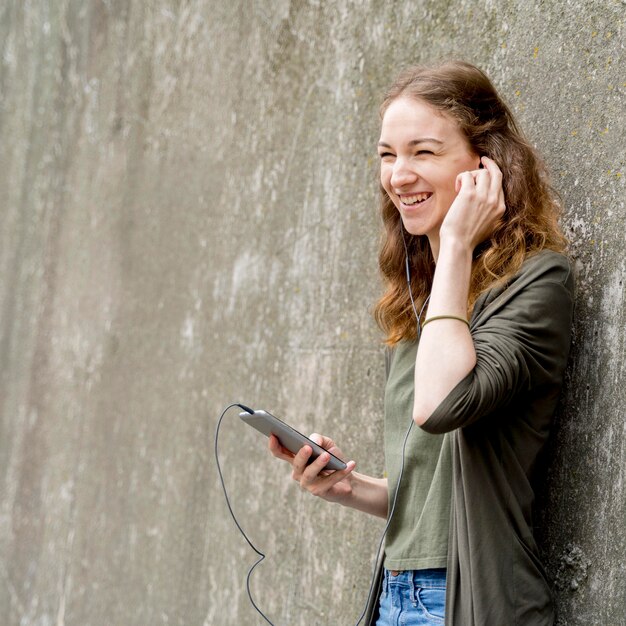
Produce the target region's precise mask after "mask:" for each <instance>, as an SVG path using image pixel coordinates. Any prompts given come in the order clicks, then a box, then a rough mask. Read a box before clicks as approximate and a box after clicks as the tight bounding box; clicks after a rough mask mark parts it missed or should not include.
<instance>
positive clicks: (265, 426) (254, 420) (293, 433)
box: [239, 411, 347, 470]
mask: <svg viewBox="0 0 626 626" xmlns="http://www.w3.org/2000/svg"><path fill="white" fill-rule="evenodd" d="M239 417H240V418H241V419H242V420H243V421H244V422H245V423H246V424H250V426H252V427H253V428H256V429H257V430H258V431H259V432H260V433H263V434H264V435H265V436H266V437H269V436H270V435H275V436H276V437H278V440H279V441H280V443H281V445H282V446H283V448H287V450H289V452H293V454H297V453H298V450H300V448H301V447H302V446H311V448H312V450H313V454H311V456H310V457H309V460H308V463H307V464H309V463H312V462H313V461H314V460H315V459H316V458H317V457H318V456H319V455H320V454H322V453H323V452H328V450H324V448H322V447H321V446H318V445H317V444H316V443H315V442H314V441H311V440H310V439H309V438H308V437H305V436H304V435H303V434H302V433H299V432H298V431H297V430H296V429H295V428H292V427H291V426H289V424H285V422H281V421H280V420H279V419H278V418H277V417H274V416H273V415H272V414H271V413H268V412H267V411H254V413H252V414H250V413H246V412H245V411H243V412H241V413H239ZM328 454H330V460H329V461H328V463H327V464H326V467H325V468H324V469H326V470H343V469H346V467H347V466H346V464H345V463H344V462H343V461H342V460H341V459H339V458H337V457H336V456H335V455H334V454H332V453H331V452H328Z"/></svg>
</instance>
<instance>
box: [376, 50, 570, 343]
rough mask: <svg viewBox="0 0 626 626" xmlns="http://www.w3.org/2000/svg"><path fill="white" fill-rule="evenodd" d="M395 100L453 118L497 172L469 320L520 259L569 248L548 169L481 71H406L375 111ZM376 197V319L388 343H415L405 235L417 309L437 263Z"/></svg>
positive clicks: (462, 67)
mask: <svg viewBox="0 0 626 626" xmlns="http://www.w3.org/2000/svg"><path fill="white" fill-rule="evenodd" d="M400 96H403V97H407V96H408V97H410V98H415V99H416V100H420V101H422V102H426V103H427V104H430V105H431V106H433V107H434V108H435V109H437V110H438V111H440V112H441V113H443V114H445V115H447V116H448V117H450V118H451V119H453V120H454V121H455V122H456V123H457V124H458V127H459V129H460V130H461V132H462V133H463V135H465V137H466V138H467V142H468V145H469V147H470V149H471V150H472V151H473V152H475V153H476V154H477V155H481V156H488V157H489V158H491V159H493V160H494V161H495V162H496V163H497V164H498V166H499V167H500V169H501V170H502V181H503V182H502V186H503V190H504V199H505V203H506V211H505V214H504V217H503V218H502V220H501V223H500V224H499V226H498V227H497V228H496V230H495V231H494V232H493V234H492V236H491V238H490V239H489V240H487V241H485V242H483V243H482V244H480V246H478V247H477V248H476V250H475V251H474V261H473V265H472V276H471V283H470V292H469V299H468V315H469V314H470V313H471V310H472V308H473V306H474V303H475V302H476V299H477V298H478V296H479V295H480V294H481V293H483V292H484V291H486V290H487V289H490V288H492V287H494V286H495V285H497V284H499V283H504V282H506V281H507V279H509V278H510V277H511V276H512V275H513V274H515V273H516V272H517V270H519V268H520V266H521V265H522V263H523V261H524V260H525V259H526V258H527V257H528V256H529V255H530V254H534V253H537V252H539V251H540V250H544V249H550V250H555V251H557V252H563V251H564V250H565V248H566V245H567V240H566V239H565V237H564V235H563V233H562V232H561V229H560V227H559V225H558V217H559V215H560V205H559V203H558V196H557V194H556V192H555V191H554V189H553V188H552V186H551V184H550V181H549V177H548V173H547V169H546V166H545V164H544V162H543V160H542V159H541V157H540V156H539V155H538V153H537V152H536V150H535V149H534V148H533V147H532V146H531V145H530V143H529V142H528V140H527V139H526V138H525V137H524V135H523V134H522V132H521V130H520V129H519V127H518V125H517V123H516V121H515V119H514V118H513V115H512V113H511V111H510V109H509V108H508V106H507V105H506V104H505V103H504V101H503V100H502V98H501V97H500V96H499V94H498V92H497V91H496V89H495V87H494V86H493V85H492V83H491V81H490V80H489V78H487V76H486V75H485V73H484V72H483V71H481V70H480V69H478V68H477V67H475V66H474V65H471V64H470V63H466V62H464V61H446V62H443V63H440V64H437V65H431V66H414V67H410V68H408V69H407V70H405V71H403V72H402V73H401V74H400V75H399V76H398V78H397V80H396V81H395V82H394V83H393V85H392V86H391V88H390V89H389V91H388V92H387V94H386V96H385V99H384V100H383V103H382V105H381V108H380V116H381V119H382V118H383V116H384V114H385V111H386V110H387V107H388V106H389V105H390V104H391V103H392V102H393V101H394V100H396V99H397V98H399V97H400ZM380 191H381V203H380V208H381V216H382V221H383V227H384V232H383V240H382V245H381V248H380V253H379V259H378V260H379V267H380V271H381V273H382V276H383V280H384V283H385V292H384V294H383V296H382V297H381V298H380V299H379V300H378V302H377V303H376V305H375V308H374V318H375V319H376V322H377V323H378V325H379V326H380V328H381V329H382V330H383V332H384V333H385V334H386V339H385V343H386V344H388V345H395V344H396V343H397V342H398V341H401V340H403V339H405V340H413V339H415V338H416V334H417V330H416V325H415V319H414V313H413V309H412V306H411V300H410V296H409V291H408V289H407V285H406V272H405V251H404V244H403V242H402V238H403V236H404V237H405V240H406V243H407V248H408V253H409V263H410V266H411V289H412V292H413V296H414V299H415V304H416V306H417V307H420V306H421V305H422V304H423V303H424V301H425V300H426V298H427V296H428V294H429V293H430V289H431V285H432V280H433V274H434V271H435V261H434V259H433V256H432V253H431V250H430V245H429V243H428V238H427V237H426V236H425V235H411V234H409V233H408V232H407V231H406V230H405V229H404V226H403V224H402V220H401V218H400V213H399V212H398V210H397V209H396V207H395V205H394V204H393V202H392V200H391V199H390V198H389V196H388V195H387V193H386V192H385V190H384V189H383V188H382V185H381V187H380Z"/></svg>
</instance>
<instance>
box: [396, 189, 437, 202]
mask: <svg viewBox="0 0 626 626" xmlns="http://www.w3.org/2000/svg"><path fill="white" fill-rule="evenodd" d="M431 195H432V194H430V193H428V192H424V193H416V194H415V195H414V196H404V198H402V202H403V203H404V204H417V203H418V202H424V200H427V199H428V198H430V196H431Z"/></svg>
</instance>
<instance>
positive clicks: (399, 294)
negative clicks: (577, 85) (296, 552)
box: [269, 62, 573, 626]
mask: <svg viewBox="0 0 626 626" xmlns="http://www.w3.org/2000/svg"><path fill="white" fill-rule="evenodd" d="M381 114H382V122H381V133H380V140H379V144H378V151H379V155H380V190H381V215H382V220H383V225H384V229H385V231H384V240H383V245H382V248H381V252H380V256H379V263H380V269H381V273H382V276H383V279H384V281H385V293H384V294H383V296H382V297H381V299H380V300H379V301H378V303H377V305H376V308H375V317H376V319H377V321H378V323H379V325H380V327H381V329H382V330H383V332H384V333H385V341H386V343H387V345H388V346H389V348H390V350H389V352H388V357H389V358H388V365H389V367H388V379H387V384H386V388H385V428H384V431H385V441H384V449H385V464H386V470H387V478H375V477H371V476H366V475H364V474H360V473H358V472H356V471H354V468H355V463H354V461H350V462H348V463H347V467H346V469H344V470H339V471H335V472H328V471H325V470H324V467H325V465H326V463H327V462H328V456H327V455H324V454H322V455H321V456H320V457H318V459H316V460H315V461H313V462H311V463H308V460H309V458H310V456H311V452H312V451H311V448H310V447H309V446H304V447H303V448H301V449H300V451H299V452H298V453H297V454H295V455H294V454H291V453H289V451H288V450H286V449H285V448H283V447H282V446H281V445H280V442H279V441H278V439H276V437H271V438H270V443H269V446H270V451H271V452H272V454H274V456H276V457H278V458H281V459H283V460H285V461H287V462H289V463H290V464H291V466H292V477H293V479H294V480H297V481H298V482H299V483H300V486H301V487H302V488H303V489H305V490H307V491H309V492H310V493H312V494H313V495H316V496H319V497H322V498H324V499H325V500H328V501H330V502H338V503H340V504H343V505H345V506H350V507H353V508H355V509H358V510H361V511H364V512H367V513H370V514H372V515H377V516H380V517H386V518H387V529H388V532H387V537H386V543H385V554H384V575H381V577H380V580H381V581H382V582H381V585H380V587H379V598H378V600H377V601H376V602H374V603H372V604H371V606H370V609H371V610H370V611H369V613H368V616H367V623H368V624H370V625H374V624H375V625H376V626H387V625H391V624H397V623H403V624H410V625H412V626H418V625H423V624H444V623H445V624H446V625H447V626H451V625H454V626H479V625H480V626H484V625H489V626H491V625H498V626H500V625H504V624H517V625H518V626H549V625H551V624H553V622H554V613H553V609H552V601H551V593H550V588H549V585H548V582H547V580H546V578H545V575H544V572H543V569H542V566H541V564H540V561H539V555H538V549H537V546H536V544H535V541H534V538H533V493H534V492H533V486H534V482H535V481H536V480H537V478H541V477H540V476H539V477H538V476H537V463H536V461H537V458H538V456H539V453H540V451H541V449H542V447H543V445H544V443H545V441H546V439H547V436H548V432H549V428H550V421H551V418H552V415H553V413H554V410H555V407H556V402H557V400H558V395H559V390H560V386H561V382H562V380H563V373H564V370H565V365H566V362H567V356H568V351H569V342H570V326H571V321H572V308H573V306H572V302H573V296H572V293H573V281H572V276H571V272H570V267H569V261H568V259H567V257H566V256H565V255H564V254H563V253H562V252H563V250H564V248H565V239H564V237H563V236H562V234H561V232H560V230H559V227H558V225H557V217H558V205H557V203H556V201H555V194H554V193H553V191H552V189H551V187H550V184H549V182H548V177H547V175H546V171H545V168H544V166H543V164H542V161H541V159H540V158H539V157H538V155H537V154H536V153H535V151H534V149H533V148H532V147H531V146H530V144H529V143H528V142H527V141H526V140H525V139H524V137H523V136H522V134H521V132H520V131H519V129H518V127H517V125H516V123H515V121H514V119H513V117H512V115H511V113H510V111H509V109H508V108H507V106H506V105H505V104H504V102H503V101H502V99H501V98H500V96H499V95H498V93H497V91H496V90H495V88H494V87H493V85H492V84H491V82H490V81H489V79H488V78H487V77H486V76H485V74H484V73H483V72H482V71H481V70H479V69H478V68H476V67H474V66H472V65H470V64H468V63H463V62H448V63H444V64H441V65H437V66H432V67H415V68H411V69H409V70H407V71H406V72H405V73H403V74H402V75H401V76H400V77H399V78H398V80H397V81H396V82H395V83H394V85H393V86H392V88H391V90H390V91H389V93H388V94H387V96H386V98H385V99H384V101H383V105H382V107H381ZM424 311H426V313H425V314H424V315H422V314H423V313H424ZM431 322H432V323H431ZM415 426H417V428H415ZM312 438H313V439H314V440H315V441H316V443H317V444H319V445H320V446H322V447H323V448H326V449H327V450H328V451H329V452H331V453H332V454H334V455H335V456H338V457H340V458H343V454H342V452H341V450H340V449H339V448H338V447H337V446H336V445H335V443H334V442H333V441H332V439H330V438H329V437H325V436H322V435H312ZM381 574H382V572H381Z"/></svg>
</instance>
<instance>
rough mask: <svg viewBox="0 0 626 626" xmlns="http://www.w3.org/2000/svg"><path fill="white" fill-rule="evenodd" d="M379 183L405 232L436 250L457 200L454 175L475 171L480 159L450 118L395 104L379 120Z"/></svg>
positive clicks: (415, 103) (422, 106)
mask: <svg viewBox="0 0 626 626" xmlns="http://www.w3.org/2000/svg"><path fill="white" fill-rule="evenodd" d="M378 152H379V155H380V182H381V184H382V186H383V188H384V189H385V191H386V192H387V194H388V195H389V197H390V198H391V200H392V201H393V203H394V204H395V206H396V208H397V209H398V211H399V212H400V215H401V217H402V222H403V223H404V227H405V228H406V230H407V231H408V232H409V233H411V234H412V235H426V236H427V237H428V239H429V241H430V243H431V247H433V246H434V244H435V246H436V248H438V243H439V229H440V227H441V224H442V222H443V219H444V218H445V216H446V214H447V213H448V209H449V208H450V205H451V204H452V202H453V200H454V199H455V198H456V195H457V194H456V190H455V181H456V177H457V175H458V174H460V173H461V172H465V171H467V170H473V169H477V168H478V166H479V163H480V157H479V155H477V154H474V153H473V152H472V151H471V150H470V147H469V145H468V143H467V140H466V139H465V137H464V136H463V134H462V133H461V131H460V130H459V128H458V125H457V124H456V122H455V121H453V120H452V119H451V118H449V117H447V116H446V115H444V114H442V113H440V112H439V111H437V110H436V109H435V108H434V107H432V106H430V105H429V104H427V103H425V102H423V101H421V100H415V99H414V98H410V97H406V96H401V97H399V98H397V99H396V100H394V101H393V102H392V103H391V104H390V105H389V107H388V108H387V110H386V111H385V114H384V116H383V121H382V128H381V133H380V142H379V144H378Z"/></svg>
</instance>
